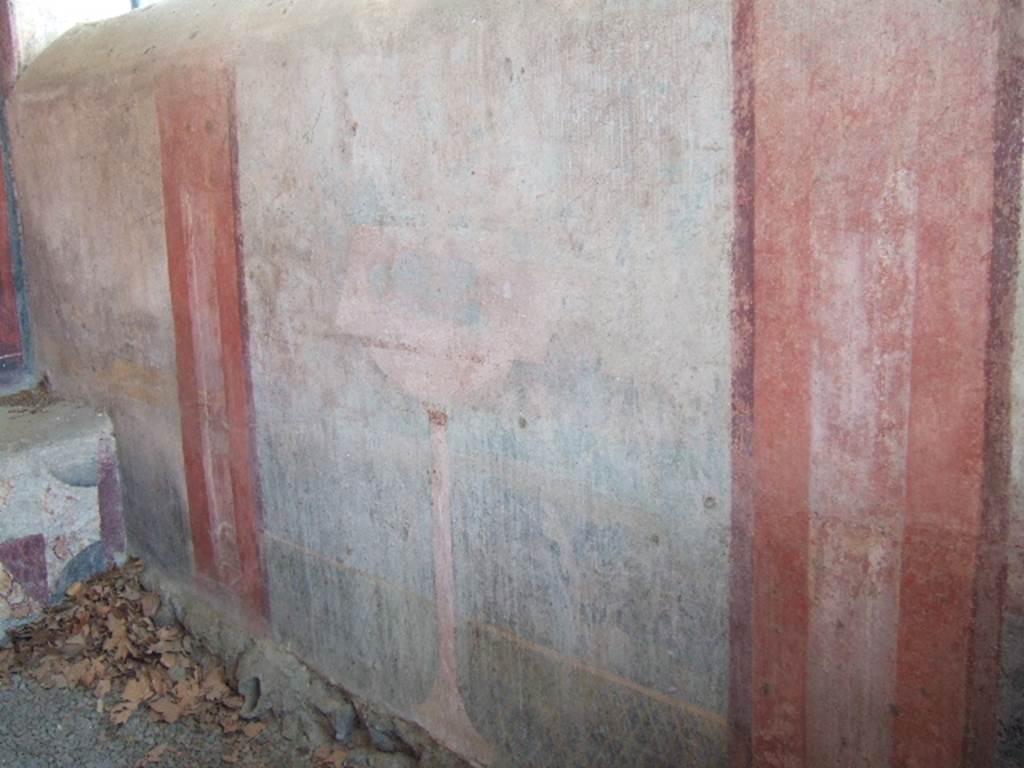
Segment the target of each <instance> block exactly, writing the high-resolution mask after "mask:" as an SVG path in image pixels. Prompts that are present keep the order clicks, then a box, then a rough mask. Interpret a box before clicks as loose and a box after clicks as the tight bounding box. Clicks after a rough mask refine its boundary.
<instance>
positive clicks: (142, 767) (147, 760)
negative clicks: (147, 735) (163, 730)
mask: <svg viewBox="0 0 1024 768" xmlns="http://www.w3.org/2000/svg"><path fill="white" fill-rule="evenodd" d="M170 750H171V748H170V747H168V746H167V745H166V744H159V745H157V746H155V747H153V748H152V749H151V750H149V752H147V753H146V754H145V755H144V756H143V758H142V759H141V760H139V762H137V763H136V764H135V768H146V766H149V765H156V764H157V763H159V762H160V761H161V760H163V758H164V756H165V755H167V753H168V752H170Z"/></svg>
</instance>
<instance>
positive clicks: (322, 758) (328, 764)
mask: <svg viewBox="0 0 1024 768" xmlns="http://www.w3.org/2000/svg"><path fill="white" fill-rule="evenodd" d="M347 757H348V752H346V751H345V750H344V749H340V748H338V747H330V746H323V747H320V748H319V749H318V750H317V751H316V752H314V753H313V759H314V765H315V766H316V768H343V766H344V765H345V758H347Z"/></svg>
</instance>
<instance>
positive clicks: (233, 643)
mask: <svg viewBox="0 0 1024 768" xmlns="http://www.w3.org/2000/svg"><path fill="white" fill-rule="evenodd" d="M142 582H143V585H144V586H145V587H146V589H148V590H151V591H153V592H157V593H159V594H160V596H161V599H162V606H161V614H162V615H161V614H158V620H159V621H163V622H171V621H176V622H179V623H181V624H182V625H183V626H184V627H185V628H186V629H187V630H188V632H189V633H190V634H191V635H192V636H193V637H195V638H197V639H198V640H200V641H201V642H202V644H203V646H204V649H205V650H206V651H207V652H209V653H211V654H212V655H213V656H215V657H217V658H218V659H219V660H220V661H221V662H222V663H223V664H224V668H225V669H226V670H227V672H228V674H229V676H230V678H231V680H232V682H234V683H235V685H236V686H237V690H238V691H239V693H240V694H242V695H243V696H244V697H245V704H244V705H243V707H242V710H241V715H242V717H243V718H261V717H264V716H266V715H273V716H275V717H278V718H281V720H282V722H283V724H284V733H285V734H286V735H287V736H288V737H289V738H293V739H296V740H299V741H300V742H305V743H306V744H308V745H310V746H313V747H316V746H322V745H335V746H341V747H344V748H345V749H346V750H347V751H348V753H349V754H348V760H347V762H346V765H351V766H353V767H355V766H360V767H362V768H475V764H474V763H471V762H468V761H466V760H465V759H463V758H462V757H460V756H458V755H456V754H454V753H453V752H451V751H450V750H448V749H446V748H445V747H443V746H442V745H441V744H439V743H438V742H437V741H435V740H434V739H433V738H431V736H430V735H429V734H428V733H427V732H426V731H425V730H423V728H421V727H420V726H418V725H415V724H413V723H409V722H407V721H405V720H403V719H401V718H398V717H394V716H393V715H391V714H390V713H389V712H386V711H384V710H383V709H380V708H378V707H375V706H374V705H372V704H370V703H369V702H366V701H363V700H362V699H360V698H358V697H355V696H353V695H351V694H350V693H348V692H347V691H345V690H344V689H343V688H342V687H341V686H339V685H337V684H336V683H334V682H333V681H331V680H329V679H327V678H326V677H325V676H323V675H322V674H320V673H318V672H317V671H316V670H314V669H313V668H312V667H310V666H308V665H307V664H305V663H304V662H303V661H302V660H301V659H299V657H297V656H296V655H295V654H294V653H292V652H291V650H290V649H289V648H287V647H285V646H283V645H281V644H278V643H275V642H274V641H272V640H269V639H266V638H255V637H252V636H251V635H249V634H248V633H247V632H246V630H244V629H243V628H242V627H241V625H240V624H238V623H236V622H234V621H233V620H232V619H231V618H230V617H231V616H232V613H231V610H230V609H228V608H226V607H225V606H218V605H216V604H214V603H213V602H211V601H210V600H208V599H203V598H200V597H198V596H196V595H195V594H194V593H192V592H191V591H189V590H187V589H184V588H182V587H181V586H180V585H178V584H177V583H176V582H174V581H173V580H172V579H170V578H169V577H168V576H167V575H166V574H163V573H161V572H160V571H158V570H156V569H154V568H147V569H146V571H145V572H144V573H143V576H142Z"/></svg>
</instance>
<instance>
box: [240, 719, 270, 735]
mask: <svg viewBox="0 0 1024 768" xmlns="http://www.w3.org/2000/svg"><path fill="white" fill-rule="evenodd" d="M266 727H267V726H266V724H264V723H246V724H245V725H243V726H242V733H244V734H245V736H246V738H249V739H255V738H256V737H257V736H259V735H260V734H261V733H263V731H264V729H265V728H266Z"/></svg>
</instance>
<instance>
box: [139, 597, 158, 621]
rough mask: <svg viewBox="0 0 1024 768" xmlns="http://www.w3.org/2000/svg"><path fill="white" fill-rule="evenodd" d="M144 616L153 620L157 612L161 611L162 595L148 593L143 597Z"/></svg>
mask: <svg viewBox="0 0 1024 768" xmlns="http://www.w3.org/2000/svg"><path fill="white" fill-rule="evenodd" d="M141 603H142V615H143V616H145V617H147V618H152V617H153V616H155V615H156V612H157V611H158V610H160V595H157V594H154V593H152V592H147V593H146V594H144V595H143V596H142V600H141Z"/></svg>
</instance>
